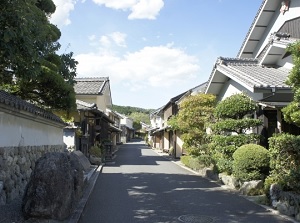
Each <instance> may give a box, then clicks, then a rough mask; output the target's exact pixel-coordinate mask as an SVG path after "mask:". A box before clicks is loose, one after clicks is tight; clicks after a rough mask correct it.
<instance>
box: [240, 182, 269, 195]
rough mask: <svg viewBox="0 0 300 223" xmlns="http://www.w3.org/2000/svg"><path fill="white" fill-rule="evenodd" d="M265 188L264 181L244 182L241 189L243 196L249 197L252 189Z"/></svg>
mask: <svg viewBox="0 0 300 223" xmlns="http://www.w3.org/2000/svg"><path fill="white" fill-rule="evenodd" d="M263 186H264V182H263V181H262V180H252V181H249V182H244V183H243V185H242V186H241V188H240V193H241V194H243V195H249V192H250V191H251V190H252V189H257V190H260V189H262V188H263Z"/></svg>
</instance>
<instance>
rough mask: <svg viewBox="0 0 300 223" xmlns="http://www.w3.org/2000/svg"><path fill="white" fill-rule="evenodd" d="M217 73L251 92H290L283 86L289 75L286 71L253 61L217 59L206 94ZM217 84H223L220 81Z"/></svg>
mask: <svg viewBox="0 0 300 223" xmlns="http://www.w3.org/2000/svg"><path fill="white" fill-rule="evenodd" d="M217 71H219V72H220V73H222V74H223V75H224V76H227V77H228V78H230V79H232V80H234V81H236V82H237V83H239V84H241V85H242V86H244V87H245V88H247V89H248V90H249V91H251V92H255V91H258V90H263V89H272V88H276V89H281V90H287V91H289V92H290V91H291V89H290V87H289V86H288V85H286V84H285V81H286V79H287V77H288V75H289V70H288V69H285V68H283V67H267V66H263V65H260V64H259V63H258V61H257V60H255V59H239V58H219V59H218V61H217V62H216V64H215V67H214V69H213V71H212V74H211V76H210V79H209V84H208V87H207V89H206V93H210V92H209V88H213V86H212V85H213V84H214V78H218V77H217V76H215V75H218V74H217ZM223 81H225V80H223ZM216 83H217V82H216ZM217 84H219V85H220V84H224V83H222V81H221V82H218V83H217Z"/></svg>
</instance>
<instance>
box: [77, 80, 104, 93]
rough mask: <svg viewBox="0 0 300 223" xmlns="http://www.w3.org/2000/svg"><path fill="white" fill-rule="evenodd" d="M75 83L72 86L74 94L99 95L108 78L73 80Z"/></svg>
mask: <svg viewBox="0 0 300 223" xmlns="http://www.w3.org/2000/svg"><path fill="white" fill-rule="evenodd" d="M75 81H76V82H77V83H76V84H75V86H74V90H75V93H76V94H89V95H90V94H92V95H99V94H102V93H103V90H104V89H105V87H106V83H107V82H108V81H109V78H108V77H97V78H75Z"/></svg>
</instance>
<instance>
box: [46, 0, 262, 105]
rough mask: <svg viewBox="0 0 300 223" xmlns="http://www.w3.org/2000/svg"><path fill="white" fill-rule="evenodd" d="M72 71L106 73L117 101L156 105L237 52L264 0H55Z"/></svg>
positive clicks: (82, 74)
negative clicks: (71, 56) (73, 63)
mask: <svg viewBox="0 0 300 223" xmlns="http://www.w3.org/2000/svg"><path fill="white" fill-rule="evenodd" d="M53 1H54V3H55V4H56V12H55V13H54V14H53V15H52V17H51V22H52V23H53V24H56V25H57V26H58V27H59V28H60V30H61V33H62V36H61V39H60V40H59V42H60V43H61V45H62V47H61V52H70V51H72V52H73V53H74V57H75V59H76V60H77V61H78V62H79V64H78V67H77V73H78V75H77V77H109V79H110V87H111V92H112V101H113V104H116V105H126V106H134V107H141V108H154V109H156V108H159V107H161V106H163V105H165V104H166V103H167V102H168V101H169V100H170V98H172V97H175V96H177V95H178V94H181V93H183V92H185V91H187V90H189V89H191V88H193V87H195V86H197V85H199V84H201V83H203V82H205V81H207V80H208V78H209V75H210V73H211V71H212V68H213V65H214V63H215V61H216V60H217V58H218V57H219V56H223V57H236V55H237V53H238V51H239V49H240V47H241V45H242V43H243V40H244V38H245V36H246V34H247V32H248V30H249V28H250V25H251V23H252V21H253V19H254V17H255V15H256V13H257V11H258V9H259V7H260V5H261V3H262V0H247V1H244V0H243V1H242V0H208V1H203V0H53Z"/></svg>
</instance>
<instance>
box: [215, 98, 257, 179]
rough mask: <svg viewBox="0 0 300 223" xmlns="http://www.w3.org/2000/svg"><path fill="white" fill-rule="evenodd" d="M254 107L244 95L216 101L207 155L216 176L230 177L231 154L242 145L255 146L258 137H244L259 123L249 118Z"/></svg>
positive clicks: (255, 135)
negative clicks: (220, 173) (212, 160)
mask: <svg viewBox="0 0 300 223" xmlns="http://www.w3.org/2000/svg"><path fill="white" fill-rule="evenodd" d="M255 109H256V103H255V102H254V101H253V100H252V99H251V98H250V97H248V96H247V95H245V94H242V93H241V94H235V95H232V96H230V97H228V98H225V99H224V100H223V101H220V102H219V103H218V104H217V106H216V108H215V111H214V115H215V123H213V124H211V125H210V128H211V130H212V137H211V138H212V140H211V143H210V145H209V147H210V153H211V154H212V157H213V158H214V160H215V163H216V167H217V169H218V171H220V172H226V173H227V174H231V173H232V169H233V166H232V165H233V157H232V156H233V153H234V152H235V151H236V150H237V149H238V148H239V147H240V146H242V145H245V144H250V143H253V144H255V143H257V142H259V139H260V136H259V135H258V134H255V133H252V134H246V133H247V132H248V131H249V130H251V129H252V128H253V127H255V126H259V125H261V124H262V122H261V120H258V119H254V118H252V116H253V113H254V111H255Z"/></svg>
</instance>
